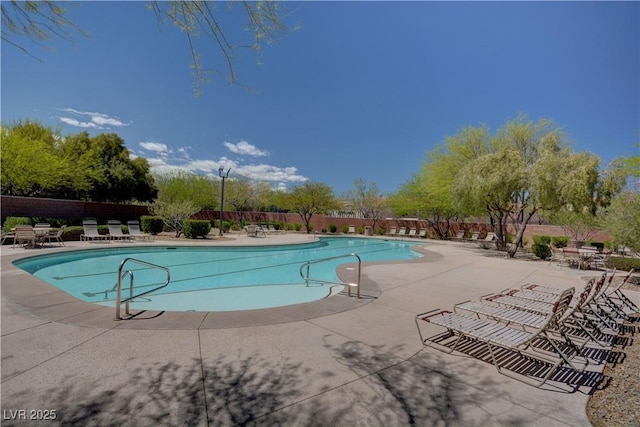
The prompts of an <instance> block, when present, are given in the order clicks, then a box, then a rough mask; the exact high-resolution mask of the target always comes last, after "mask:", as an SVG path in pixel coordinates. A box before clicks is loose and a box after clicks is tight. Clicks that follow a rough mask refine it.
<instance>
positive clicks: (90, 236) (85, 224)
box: [80, 220, 109, 242]
mask: <svg viewBox="0 0 640 427" xmlns="http://www.w3.org/2000/svg"><path fill="white" fill-rule="evenodd" d="M82 228H83V230H84V234H81V235H80V240H83V241H87V242H88V241H94V240H99V241H103V242H105V241H107V242H108V241H109V236H107V235H103V234H100V232H98V222H97V221H94V220H84V221H82Z"/></svg>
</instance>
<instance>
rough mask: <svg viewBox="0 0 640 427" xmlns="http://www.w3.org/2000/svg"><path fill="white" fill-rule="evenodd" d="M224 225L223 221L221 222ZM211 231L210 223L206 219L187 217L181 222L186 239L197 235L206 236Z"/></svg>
mask: <svg viewBox="0 0 640 427" xmlns="http://www.w3.org/2000/svg"><path fill="white" fill-rule="evenodd" d="M222 225H223V226H224V225H225V223H224V221H223V222H222ZM210 231H211V223H210V222H209V221H208V220H206V219H205V220H200V219H197V220H196V219H187V220H185V221H184V223H183V224H182V232H183V233H184V237H186V238H187V239H195V238H197V237H206V236H207V234H209V232H210Z"/></svg>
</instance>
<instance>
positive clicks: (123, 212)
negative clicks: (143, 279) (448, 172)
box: [0, 196, 611, 243]
mask: <svg viewBox="0 0 640 427" xmlns="http://www.w3.org/2000/svg"><path fill="white" fill-rule="evenodd" d="M0 215H1V217H2V223H4V221H5V219H6V218H7V217H9V216H26V217H48V218H73V219H79V220H81V219H83V218H95V219H97V220H98V221H99V222H102V223H106V221H108V220H110V219H115V220H120V221H121V222H123V223H126V221H128V220H132V219H140V217H141V216H142V215H150V213H149V209H148V208H147V206H144V205H128V204H118V203H102V202H88V201H80V200H61V199H46V198H36V197H17V196H0ZM243 216H244V219H245V220H247V221H251V222H255V223H262V222H269V221H278V222H284V223H290V224H302V218H301V217H300V215H298V214H296V213H283V212H245V213H244V214H243ZM192 218H194V219H207V220H218V219H219V218H220V213H219V211H211V210H203V211H200V212H198V213H197V214H195V215H193V217H192ZM224 219H225V220H234V221H237V220H239V218H238V214H237V212H228V211H225V213H224ZM311 224H312V225H313V231H317V232H321V231H322V230H327V229H328V228H329V225H330V224H334V225H335V226H336V227H337V229H338V233H340V232H342V227H343V226H349V225H353V226H355V227H363V228H364V227H365V226H371V225H372V221H371V220H368V219H360V218H342V217H330V216H325V215H313V216H312V217H311ZM391 227H407V229H409V228H411V227H415V228H417V229H418V230H424V229H426V230H427V236H428V237H431V238H435V236H436V233H435V231H434V230H433V228H432V227H431V226H430V225H429V223H428V222H427V221H424V220H414V219H402V218H394V219H382V220H379V221H378V222H377V223H376V228H384V229H385V230H389V229H390V228H391ZM459 230H465V231H467V232H473V231H480V232H481V237H482V236H485V235H486V233H487V232H488V231H492V230H491V225H490V224H488V223H480V222H465V223H460V222H456V223H452V224H451V233H450V234H451V235H453V236H455V234H456V233H457V232H458V231H459ZM374 232H375V230H374ZM533 235H547V236H564V235H566V233H565V231H564V230H563V229H562V228H561V227H557V226H553V225H540V224H529V225H527V228H526V230H525V234H524V237H525V239H526V240H527V241H528V242H529V243H531V242H532V240H533V239H532V236H533ZM610 239H611V237H610V236H609V235H608V234H607V233H604V232H598V233H596V235H595V236H594V237H593V240H594V241H607V240H610Z"/></svg>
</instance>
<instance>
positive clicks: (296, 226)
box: [293, 224, 302, 231]
mask: <svg viewBox="0 0 640 427" xmlns="http://www.w3.org/2000/svg"><path fill="white" fill-rule="evenodd" d="M293 227H294V228H295V230H296V231H300V230H302V224H294V225H293Z"/></svg>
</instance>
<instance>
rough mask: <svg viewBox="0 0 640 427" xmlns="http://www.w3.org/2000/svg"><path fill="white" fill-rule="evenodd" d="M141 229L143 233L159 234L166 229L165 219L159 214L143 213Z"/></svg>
mask: <svg viewBox="0 0 640 427" xmlns="http://www.w3.org/2000/svg"><path fill="white" fill-rule="evenodd" d="M140 229H141V230H142V232H143V233H151V234H158V233H162V230H164V220H163V219H162V217H159V216H151V215H142V216H141V217H140Z"/></svg>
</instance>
